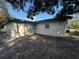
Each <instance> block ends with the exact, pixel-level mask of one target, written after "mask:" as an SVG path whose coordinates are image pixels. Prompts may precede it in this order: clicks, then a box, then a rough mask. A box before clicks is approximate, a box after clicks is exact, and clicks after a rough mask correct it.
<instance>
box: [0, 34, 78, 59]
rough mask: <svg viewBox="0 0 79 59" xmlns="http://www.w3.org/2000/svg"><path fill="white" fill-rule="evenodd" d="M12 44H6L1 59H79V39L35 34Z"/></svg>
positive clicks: (17, 39)
mask: <svg viewBox="0 0 79 59" xmlns="http://www.w3.org/2000/svg"><path fill="white" fill-rule="evenodd" d="M0 40H1V39H0ZM12 42H13V43H14V44H13V45H10V46H9V43H10V42H9V43H7V44H6V46H7V49H5V48H4V51H3V52H1V53H0V59H79V38H75V37H71V36H70V37H69V36H68V37H52V36H44V35H39V34H33V35H31V36H23V37H19V38H16V39H14V40H13V41H11V43H12ZM2 44H5V42H4V43H2ZM3 47H5V46H3ZM1 48H2V47H1Z"/></svg>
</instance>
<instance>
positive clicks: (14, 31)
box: [4, 21, 66, 38]
mask: <svg viewBox="0 0 79 59" xmlns="http://www.w3.org/2000/svg"><path fill="white" fill-rule="evenodd" d="M45 24H49V28H45ZM35 28H36V29H34V27H33V26H32V24H28V23H9V24H7V25H6V26H5V27H4V29H5V31H6V32H7V33H8V34H9V35H10V36H11V37H12V38H14V37H19V36H24V35H31V34H33V33H38V34H43V35H49V36H64V33H65V28H66V21H53V22H42V23H38V24H37V25H36V27H35Z"/></svg>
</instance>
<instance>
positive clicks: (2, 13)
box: [0, 0, 9, 22]
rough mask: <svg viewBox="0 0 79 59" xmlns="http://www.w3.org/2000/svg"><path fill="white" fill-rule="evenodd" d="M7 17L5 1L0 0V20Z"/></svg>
mask: <svg viewBox="0 0 79 59" xmlns="http://www.w3.org/2000/svg"><path fill="white" fill-rule="evenodd" d="M8 17H9V13H8V11H7V8H6V2H5V1H3V0H0V22H2V21H4V20H7V18H8Z"/></svg>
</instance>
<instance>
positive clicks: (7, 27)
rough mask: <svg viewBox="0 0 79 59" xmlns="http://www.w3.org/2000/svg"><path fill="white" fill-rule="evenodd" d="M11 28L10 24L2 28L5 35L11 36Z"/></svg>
mask: <svg viewBox="0 0 79 59" xmlns="http://www.w3.org/2000/svg"><path fill="white" fill-rule="evenodd" d="M11 28H12V24H11V23H9V24H6V25H5V26H4V31H6V33H7V34H8V35H11Z"/></svg>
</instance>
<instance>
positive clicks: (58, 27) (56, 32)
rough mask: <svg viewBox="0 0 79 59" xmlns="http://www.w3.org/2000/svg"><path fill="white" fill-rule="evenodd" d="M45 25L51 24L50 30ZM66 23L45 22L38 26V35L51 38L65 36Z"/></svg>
mask: <svg viewBox="0 0 79 59" xmlns="http://www.w3.org/2000/svg"><path fill="white" fill-rule="evenodd" d="M45 24H49V28H45ZM65 27H66V21H55V22H44V23H39V24H37V32H36V33H38V34H44V35H49V36H64V33H65Z"/></svg>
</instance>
